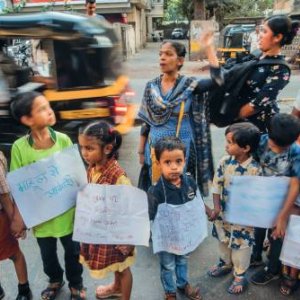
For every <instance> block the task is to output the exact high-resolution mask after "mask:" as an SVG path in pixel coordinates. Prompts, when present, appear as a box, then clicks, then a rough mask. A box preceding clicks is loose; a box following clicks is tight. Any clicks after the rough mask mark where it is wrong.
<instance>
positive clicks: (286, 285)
mask: <svg viewBox="0 0 300 300" xmlns="http://www.w3.org/2000/svg"><path fill="white" fill-rule="evenodd" d="M296 288H297V279H296V278H292V277H290V276H288V275H286V274H284V275H283V279H282V281H281V283H280V289H279V291H280V293H281V294H282V295H284V296H289V295H291V294H292V293H293V292H294V291H295V290H296Z"/></svg>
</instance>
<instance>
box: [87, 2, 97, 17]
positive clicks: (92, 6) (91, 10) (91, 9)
mask: <svg viewBox="0 0 300 300" xmlns="http://www.w3.org/2000/svg"><path fill="white" fill-rule="evenodd" d="M85 9H86V14H87V16H89V17H94V16H96V2H95V3H86V5H85Z"/></svg>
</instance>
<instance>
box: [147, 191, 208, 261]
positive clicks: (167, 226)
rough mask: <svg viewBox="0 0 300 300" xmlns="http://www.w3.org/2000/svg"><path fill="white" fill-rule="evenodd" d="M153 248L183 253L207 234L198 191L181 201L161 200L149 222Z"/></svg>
mask: <svg viewBox="0 0 300 300" xmlns="http://www.w3.org/2000/svg"><path fill="white" fill-rule="evenodd" d="M151 231H152V241H153V252H154V253H157V252H161V251H166V252H169V253H174V254H177V255H184V254H187V253H190V252H192V251H194V250H195V249H196V248H197V247H198V246H199V245H200V243H201V242H202V241H203V240H204V239H205V237H207V218H206V214H205V207H204V203H203V200H202V198H201V195H200V193H199V192H197V197H195V199H193V200H191V201H188V202H186V203H185V204H182V205H171V204H168V203H162V204H160V205H159V206H158V209H157V213H156V216H155V219H154V222H153V225H152V229H151Z"/></svg>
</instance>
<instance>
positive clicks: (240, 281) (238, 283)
mask: <svg viewBox="0 0 300 300" xmlns="http://www.w3.org/2000/svg"><path fill="white" fill-rule="evenodd" d="M247 285H248V281H247V279H246V277H245V276H236V277H234V280H233V281H232V283H231V285H230V287H229V288H228V289H227V292H228V293H229V294H233V295H239V294H241V293H243V292H244V290H245V288H246V287H247ZM237 288H239V290H238V291H236V289H237Z"/></svg>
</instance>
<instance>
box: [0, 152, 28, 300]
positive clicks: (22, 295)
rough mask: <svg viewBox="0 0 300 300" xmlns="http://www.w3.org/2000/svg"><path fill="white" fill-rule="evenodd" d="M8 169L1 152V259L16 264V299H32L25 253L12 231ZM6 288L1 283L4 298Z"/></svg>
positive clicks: (0, 296) (0, 290)
mask: <svg viewBox="0 0 300 300" xmlns="http://www.w3.org/2000/svg"><path fill="white" fill-rule="evenodd" d="M6 171H7V163H6V159H5V157H4V155H3V153H2V152H0V245H1V248H0V260H4V259H8V258H9V259H11V260H12V261H13V263H14V265H15V270H16V274H17V277H18V280H19V285H18V290H19V293H18V296H17V298H16V300H29V299H31V291H30V288H29V283H28V277H27V267H26V262H25V258H24V255H23V253H22V251H21V250H20V248H19V245H18V241H17V240H16V239H15V238H14V237H13V235H12V234H11V233H10V222H11V221H12V218H13V212H14V206H13V202H12V200H11V198H10V195H9V187H8V185H7V183H6V181H5V176H6ZM4 296H5V294H4V290H3V289H2V287H1V285H0V299H2V298H4Z"/></svg>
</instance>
